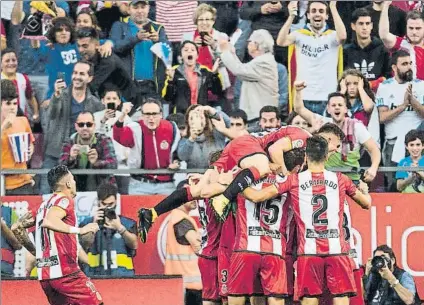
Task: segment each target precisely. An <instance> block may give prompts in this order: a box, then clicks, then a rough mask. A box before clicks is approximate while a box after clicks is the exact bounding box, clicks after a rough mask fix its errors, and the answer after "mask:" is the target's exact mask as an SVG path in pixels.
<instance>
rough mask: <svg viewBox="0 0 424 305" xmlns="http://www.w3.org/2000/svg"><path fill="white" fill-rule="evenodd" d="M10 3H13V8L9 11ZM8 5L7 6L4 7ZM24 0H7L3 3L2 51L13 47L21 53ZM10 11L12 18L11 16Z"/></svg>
mask: <svg viewBox="0 0 424 305" xmlns="http://www.w3.org/2000/svg"><path fill="white" fill-rule="evenodd" d="M9 5H12V10H11V11H9V9H10V8H8V6H9ZM3 6H6V8H3ZM22 8H23V1H7V4H6V2H5V1H3V2H2V3H1V14H2V19H1V22H0V31H1V51H3V50H4V49H6V48H11V49H13V50H15V51H16V52H17V53H19V49H20V46H19V38H20V32H21V21H22V19H23V17H24V16H23V15H22ZM9 13H10V18H9ZM4 15H7V16H6V19H3V16H4Z"/></svg>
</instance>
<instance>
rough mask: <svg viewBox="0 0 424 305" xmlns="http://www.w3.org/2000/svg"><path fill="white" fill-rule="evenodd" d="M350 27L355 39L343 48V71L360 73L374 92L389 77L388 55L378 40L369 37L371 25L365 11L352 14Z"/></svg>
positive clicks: (361, 10) (368, 13)
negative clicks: (351, 70)
mask: <svg viewBox="0 0 424 305" xmlns="http://www.w3.org/2000/svg"><path fill="white" fill-rule="evenodd" d="M351 27H352V30H353V31H354V33H355V37H354V38H353V42H352V43H350V44H347V45H345V46H344V51H343V56H344V58H343V63H344V69H348V68H352V69H356V70H359V71H361V73H362V74H363V75H364V76H365V78H366V79H368V81H370V82H371V88H372V89H374V90H376V89H377V87H378V85H379V84H380V83H381V82H382V81H383V80H384V78H389V77H390V75H391V67H390V54H389V52H388V50H387V49H386V48H385V47H384V44H383V42H382V41H381V40H380V39H379V38H377V37H371V31H372V29H373V23H372V20H371V14H370V12H369V11H368V10H367V9H365V8H359V9H357V10H355V11H354V12H353V14H352V24H351Z"/></svg>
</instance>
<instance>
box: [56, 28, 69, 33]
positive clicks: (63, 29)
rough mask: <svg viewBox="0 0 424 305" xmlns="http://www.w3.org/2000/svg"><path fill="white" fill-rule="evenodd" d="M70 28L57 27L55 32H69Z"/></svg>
mask: <svg viewBox="0 0 424 305" xmlns="http://www.w3.org/2000/svg"><path fill="white" fill-rule="evenodd" d="M70 31H71V30H70V29H68V28H59V29H57V32H59V33H60V32H70Z"/></svg>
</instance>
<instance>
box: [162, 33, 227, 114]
mask: <svg viewBox="0 0 424 305" xmlns="http://www.w3.org/2000/svg"><path fill="white" fill-rule="evenodd" d="M198 56H199V50H198V47H197V45H196V44H195V43H194V42H192V41H184V42H183V44H182V45H181V57H182V61H183V64H182V65H177V66H174V67H173V68H171V69H168V70H167V75H168V77H167V79H166V81H165V87H164V88H163V91H162V96H163V98H164V99H165V101H167V102H169V103H170V104H171V105H170V107H171V109H174V110H175V111H176V112H180V113H185V112H186V111H187V108H188V107H189V106H190V105H196V104H199V105H208V102H209V101H208V91H209V90H211V91H212V92H213V93H214V94H216V95H222V90H223V84H222V81H221V75H220V74H219V73H218V67H219V63H220V61H219V60H217V61H215V64H214V65H213V68H212V70H209V69H208V68H207V67H204V66H201V65H199V64H198V63H197V59H198ZM171 112H172V111H171Z"/></svg>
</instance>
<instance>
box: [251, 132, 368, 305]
mask: <svg viewBox="0 0 424 305" xmlns="http://www.w3.org/2000/svg"><path fill="white" fill-rule="evenodd" d="M327 157H328V144H327V141H326V140H325V139H324V138H322V137H320V136H313V137H312V138H309V139H308V140H307V146H306V159H307V163H308V170H307V171H305V172H302V173H299V174H294V175H290V176H289V177H288V179H287V181H286V182H284V183H278V184H276V185H275V186H271V187H269V188H266V189H264V190H262V191H260V192H258V193H256V195H254V196H252V195H250V196H249V198H250V199H251V200H254V201H256V202H259V201H264V200H268V199H270V198H273V197H275V196H277V195H278V194H284V193H287V192H288V193H289V196H290V200H291V201H290V202H291V205H292V207H293V211H294V215H295V219H296V225H297V240H298V253H297V254H298V259H297V279H296V282H297V291H298V293H299V298H300V299H301V300H302V304H307V305H317V304H318V302H319V296H321V295H322V294H323V292H324V288H325V284H326V285H327V287H328V290H329V291H330V293H331V294H332V296H333V304H335V305H347V304H349V299H348V296H352V295H354V294H355V291H356V287H355V282H354V279H353V273H352V267H351V262H350V258H349V250H350V247H349V245H348V243H346V241H345V232H344V229H343V212H344V203H345V200H346V195H348V196H350V197H351V198H352V199H353V200H354V201H355V202H357V203H358V204H359V205H360V206H362V207H363V208H364V209H369V207H370V206H371V197H370V196H369V194H368V192H367V191H365V190H364V191H362V190H358V189H357V188H356V186H355V185H354V184H353V182H352V181H351V180H350V179H349V178H347V177H346V176H345V175H342V174H340V173H332V172H329V171H326V170H325V167H324V164H325V161H326V159H327ZM362 187H363V183H362V182H360V184H359V188H360V189H362Z"/></svg>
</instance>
